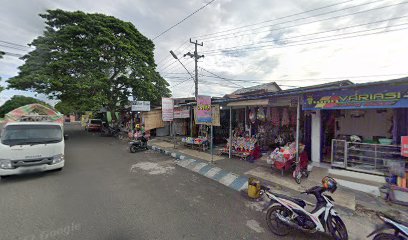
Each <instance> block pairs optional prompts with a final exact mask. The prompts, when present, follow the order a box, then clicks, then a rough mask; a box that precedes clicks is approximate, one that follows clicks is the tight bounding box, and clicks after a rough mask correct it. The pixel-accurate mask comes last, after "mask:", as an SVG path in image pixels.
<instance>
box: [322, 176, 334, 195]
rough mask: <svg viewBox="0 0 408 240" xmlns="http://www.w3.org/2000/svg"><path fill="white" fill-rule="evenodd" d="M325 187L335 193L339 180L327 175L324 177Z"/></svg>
mask: <svg viewBox="0 0 408 240" xmlns="http://www.w3.org/2000/svg"><path fill="white" fill-rule="evenodd" d="M322 184H323V188H324V189H326V190H328V191H330V192H331V193H334V192H335V191H336V189H337V182H336V180H334V178H332V177H329V176H326V177H324V178H323V179H322Z"/></svg>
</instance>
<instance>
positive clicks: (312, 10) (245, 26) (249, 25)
mask: <svg viewBox="0 0 408 240" xmlns="http://www.w3.org/2000/svg"><path fill="white" fill-rule="evenodd" d="M352 1H355V0H348V1H344V2H340V3H336V4H331V5H327V6H323V7H320V8H315V9H311V10H307V11H304V12H300V13H296V14H292V15H288V16H284V17H279V18H275V19H270V20H266V21H262V22H258V23H253V24H248V25H244V26H241V27H236V28H231V29H227V30H223V31H219V32H214V33H208V34H203V35H199V36H194V37H193V38H201V37H206V36H211V35H216V34H219V33H224V32H230V31H233V30H237V29H242V28H247V27H252V26H255V25H259V24H263V23H267V22H272V21H277V20H281V19H285V18H289V17H294V16H297V15H302V14H305V13H309V12H314V11H317V10H321V9H324V8H329V7H333V6H336V5H341V4H344V3H348V2H352Z"/></svg>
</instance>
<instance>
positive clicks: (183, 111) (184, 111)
mask: <svg viewBox="0 0 408 240" xmlns="http://www.w3.org/2000/svg"><path fill="white" fill-rule="evenodd" d="M189 117H190V109H189V108H188V107H178V108H175V109H174V118H189Z"/></svg>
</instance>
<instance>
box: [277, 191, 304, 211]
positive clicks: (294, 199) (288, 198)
mask: <svg viewBox="0 0 408 240" xmlns="http://www.w3.org/2000/svg"><path fill="white" fill-rule="evenodd" d="M274 195H275V196H276V197H278V198H283V199H286V200H289V201H292V202H294V203H296V204H297V205H299V206H301V207H302V208H305V206H306V203H305V201H303V200H302V199H300V198H292V197H288V196H286V195H282V194H274Z"/></svg>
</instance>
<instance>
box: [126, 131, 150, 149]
mask: <svg viewBox="0 0 408 240" xmlns="http://www.w3.org/2000/svg"><path fill="white" fill-rule="evenodd" d="M147 142H148V140H147V138H145V136H144V134H143V136H141V137H138V138H137V140H134V141H130V142H129V150H130V152H131V153H135V152H138V151H141V150H147V149H148V148H147Z"/></svg>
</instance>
